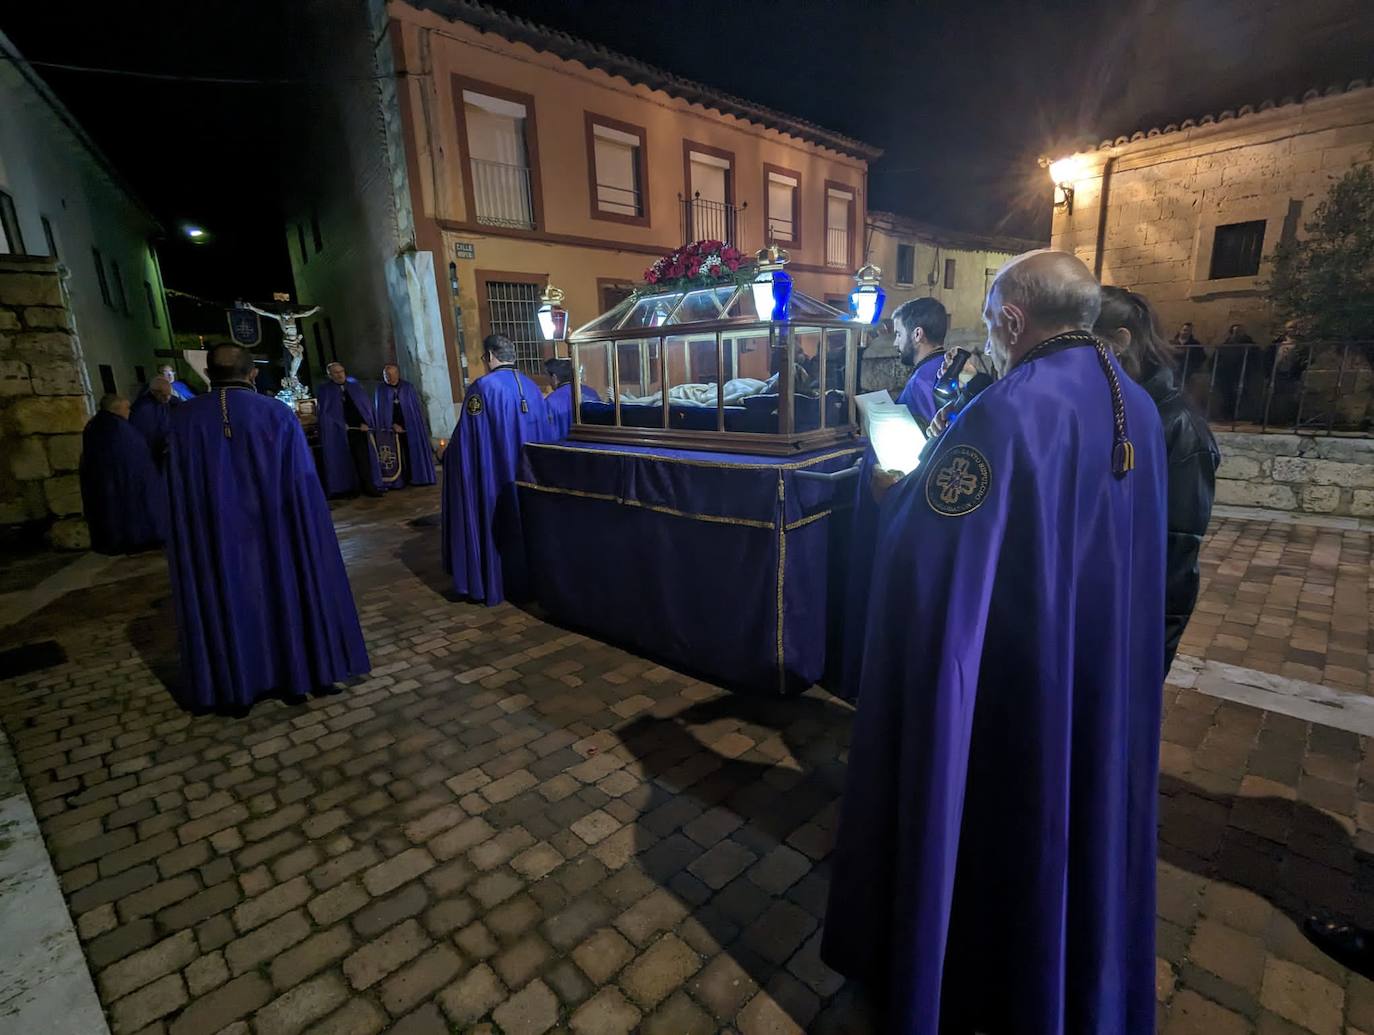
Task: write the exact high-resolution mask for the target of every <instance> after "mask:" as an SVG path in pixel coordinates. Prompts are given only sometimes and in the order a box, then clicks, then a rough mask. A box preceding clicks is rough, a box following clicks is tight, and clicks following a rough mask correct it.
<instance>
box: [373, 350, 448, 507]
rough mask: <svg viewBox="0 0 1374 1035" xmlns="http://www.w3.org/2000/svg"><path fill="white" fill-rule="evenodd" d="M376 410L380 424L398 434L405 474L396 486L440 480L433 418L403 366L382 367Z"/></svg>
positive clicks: (374, 399)
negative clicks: (432, 436)
mask: <svg viewBox="0 0 1374 1035" xmlns="http://www.w3.org/2000/svg"><path fill="white" fill-rule="evenodd" d="M373 410H374V412H375V413H376V415H377V427H379V428H390V429H391V430H392V431H393V432H395V434H396V443H397V446H398V447H399V448H398V450H397V451H398V452H399V454H400V462H401V476H400V478H399V479H398V481H397V482H396V483H395V484H394V485H393V487H394V488H400V487H401V486H403V485H433V484H434V483H435V481H436V480H437V479H436V478H435V474H434V447H433V446H432V445H431V444H430V439H429V420H428V419H427V418H426V417H425V409H424V407H423V406H421V405H420V396H419V394H418V393H417V392H416V391H415V386H414V385H412V384H411V383H410V382H409V381H405V380H402V378H401V368H400V367H398V366H397V365H396V364H395V363H388V364H387V365H386V366H384V367H382V383H381V384H379V385H378V386H377V390H376V392H375V394H374V395H373Z"/></svg>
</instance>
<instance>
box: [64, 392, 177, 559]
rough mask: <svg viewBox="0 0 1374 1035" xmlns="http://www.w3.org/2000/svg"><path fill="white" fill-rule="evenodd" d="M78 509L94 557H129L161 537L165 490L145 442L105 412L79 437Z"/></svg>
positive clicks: (164, 524) (126, 424)
mask: <svg viewBox="0 0 1374 1035" xmlns="http://www.w3.org/2000/svg"><path fill="white" fill-rule="evenodd" d="M81 507H82V510H83V511H84V512H85V516H86V524H87V526H89V528H90V530H91V549H93V550H95V551H96V553H108V554H114V553H134V552H136V551H138V550H146V549H149V548H150V547H154V546H161V545H162V540H163V538H164V537H165V536H166V532H167V485H166V483H165V482H164V481H163V479H162V475H161V474H159V473H158V469H157V465H156V464H154V463H153V455H152V452H151V451H150V450H149V448H148V440H147V439H145V438H144V437H143V435H142V433H141V432H139V430H138V429H137V428H135V427H134V426H133V425H132V424H130V423H129V422H128V421H127V420H125V419H124V418H123V417H121V416H119V415H118V414H114V413H110V412H109V411H107V410H101V411H100V412H99V413H97V414H96V415H95V416H94V417H92V418H91V419H90V420H89V421H87V422H86V428H85V430H84V431H82V433H81Z"/></svg>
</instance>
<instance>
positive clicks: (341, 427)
mask: <svg viewBox="0 0 1374 1035" xmlns="http://www.w3.org/2000/svg"><path fill="white" fill-rule="evenodd" d="M343 388H344V391H346V392H347V393H348V397H349V398H350V399H352V400H353V405H354V406H356V407H358V412H359V413H360V414H362V418H363V422H364V423H365V424H366V425H367V426H368V427H369V428H375V427H377V418H376V417H375V416H374V414H373V412H372V403H371V402H369V401H368V398H367V392H366V391H365V390H364V389H363V386H362V385H360V384H358V382H357V381H355V380H353V378H351V377H350V378H349V379H348V380H347V381H345V382H344V383H343ZM315 398H316V399H317V400H318V401H319V409H318V412H319V422H320V482H321V483H322V484H323V485H324V491H325V495H327V496H342V495H345V494H347V493H353V492H357V491H358V490H359V489H360V488H362V486H360V485H359V484H358V469H357V468H356V467H354V466H353V454H352V453H351V452H350V451H349V446H348V436H349V434H350V432H349V430H348V425H347V424H346V423H345V422H344V406H343V396H342V393H341V392H340V391H339V386H338V385H336V384H335V383H334V382H333V381H322V382H320V383H319V384H317V385H316V386H315ZM352 434H357V433H356V432H352ZM367 455H368V461H369V462H368V472H369V475H370V477H371V479H372V488H373V489H374V490H375V491H376V492H381V491H382V472H381V469H380V468H379V467H378V466H377V446H376V443H375V442H373V441H372V436H371V435H369V436H368V439H367Z"/></svg>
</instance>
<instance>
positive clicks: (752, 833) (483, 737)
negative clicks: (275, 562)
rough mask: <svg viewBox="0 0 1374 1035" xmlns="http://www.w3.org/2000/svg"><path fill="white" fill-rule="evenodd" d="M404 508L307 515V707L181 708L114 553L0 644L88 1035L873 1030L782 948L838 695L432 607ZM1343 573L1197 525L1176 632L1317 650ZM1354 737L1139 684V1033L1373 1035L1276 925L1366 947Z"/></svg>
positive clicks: (160, 624) (825, 843)
mask: <svg viewBox="0 0 1374 1035" xmlns="http://www.w3.org/2000/svg"><path fill="white" fill-rule="evenodd" d="M436 505H437V499H436V496H435V494H434V493H433V492H417V491H412V492H408V493H402V494H396V495H393V496H391V497H389V498H386V499H383V500H381V501H357V502H354V503H350V504H347V505H345V506H343V507H341V508H340V509H338V510H337V511H336V521H337V523H338V526H339V528H340V534H341V542H342V545H343V548H344V552H345V558H346V560H347V562H348V564H349V569H350V575H351V577H352V580H353V587H354V592H355V595H356V597H357V598H358V601H359V604H360V608H361V613H362V617H363V622H364V626H365V632H366V635H367V640H368V644H369V648H370V650H371V653H372V658H373V663H374V670H373V673H372V674H371V676H370V677H368V678H367V679H365V680H363V681H361V682H360V683H359V685H357V686H355V687H352V688H351V689H349V690H348V691H346V692H345V693H344V694H342V695H339V696H335V697H328V698H318V699H313V700H311V701H310V702H308V703H307V704H304V705H300V706H287V705H284V704H281V703H278V702H270V701H269V702H263V703H262V704H260V705H258V706H257V707H255V708H254V709H253V711H252V713H251V714H250V715H249V716H247V717H245V718H242V719H224V718H217V717H212V716H207V717H192V716H189V715H186V714H183V713H182V712H181V711H180V710H179V709H177V708H176V706H175V704H174V703H173V702H172V701H171V698H170V697H169V695H168V693H167V689H166V685H165V682H164V681H165V680H167V679H169V678H172V677H173V676H174V673H175V658H174V650H175V646H174V635H173V631H172V627H171V624H170V613H169V609H168V602H167V594H168V587H167V582H166V577H165V574H163V573H160V572H158V571H150V570H148V569H147V568H145V567H138V568H131V569H127V570H129V571H130V572H131V575H130V577H126V578H119V577H118V576H119V575H120V573H121V572H122V571H124V570H126V569H123V568H122V567H121V565H123V564H124V563H125V562H117V564H116V565H115V566H114V567H113V568H112V569H111V570H110V571H109V572H107V573H106V576H105V579H104V580H103V581H101V582H100V583H98V584H95V585H92V586H91V587H89V588H87V589H85V590H82V591H81V592H79V593H73V594H71V595H69V596H67V597H64V598H62V599H61V600H60V601H58V602H56V603H54V604H52V605H50V606H48V607H46V608H44V609H42V610H40V611H38V612H37V613H35V614H33V615H31V616H29V618H27V619H25V620H24V621H23V622H22V623H20V624H19V625H17V626H15V627H13V628H12V629H10V630H5V631H0V646H4V645H9V644H12V643H15V642H20V641H23V640H36V639H43V638H48V637H55V638H57V639H58V640H59V641H60V642H61V644H62V645H63V647H64V648H65V649H66V651H67V654H68V656H69V661H68V662H66V663H65V664H63V665H61V666H59V667H57V668H53V669H49V670H46V671H44V672H40V673H34V674H32V675H30V676H27V677H24V678H22V679H20V680H16V681H12V682H11V683H9V684H6V685H4V686H3V687H0V720H3V723H4V726H5V729H6V730H7V731H8V732H9V734H10V736H11V738H12V739H13V741H14V745H15V749H16V752H17V754H18V757H19V762H20V766H21V768H22V771H23V777H24V781H25V784H26V786H27V788H28V791H29V794H30V796H31V798H32V800H33V802H34V808H35V811H36V813H37V815H38V818H39V820H40V822H41V824H42V827H43V834H44V837H45V838H46V840H47V845H48V849H49V851H50V852H51V854H52V857H53V861H54V865H55V868H56V870H57V872H58V873H59V874H60V877H61V882H62V891H63V893H64V895H65V896H66V899H67V903H68V905H69V906H70V909H71V912H72V914H73V915H74V916H75V918H76V925H77V929H78V932H79V934H80V937H81V941H82V945H83V947H84V949H85V953H86V957H87V959H88V961H89V963H90V967H91V970H92V972H93V973H94V974H95V977H96V986H97V988H98V990H99V992H100V995H101V1000H102V1002H103V1004H104V1006H105V1009H106V1011H107V1012H108V1015H109V1017H110V1021H111V1027H112V1029H113V1030H114V1031H115V1032H116V1033H117V1035H125V1033H131V1035H132V1033H139V1035H143V1033H148V1035H168V1033H170V1035H213V1033H215V1032H222V1033H224V1035H277V1033H298V1032H320V1033H326V1032H327V1033H330V1035H348V1033H352V1032H359V1033H376V1032H380V1031H383V1030H386V1031H392V1032H399V1033H403V1035H416V1033H431V1032H432V1033H445V1032H449V1033H451V1032H454V1031H458V1032H487V1033H496V1032H504V1033H506V1035H513V1033H530V1035H540V1033H543V1032H559V1033H563V1032H579V1033H582V1032H586V1033H598V1035H599V1033H603V1032H604V1033H610V1032H618V1031H624V1032H630V1031H642V1032H649V1033H659V1032H672V1033H681V1032H697V1031H700V1032H711V1031H721V1032H737V1033H740V1035H764V1033H776V1032H799V1031H815V1032H821V1033H827V1032H852V1033H855V1035H860V1033H864V1032H868V1031H877V1030H879V1029H877V1028H875V1027H874V1026H872V1025H871V1024H870V1023H869V1022H868V1021H867V1020H866V1019H865V1014H864V1011H863V1004H862V1002H861V1000H860V999H859V997H858V996H857V994H856V993H855V991H854V990H853V989H852V988H851V987H850V986H847V985H845V983H844V982H843V981H842V980H841V979H840V978H839V977H838V975H836V974H834V973H833V972H831V971H830V970H829V969H828V968H826V967H825V966H824V964H822V963H821V962H820V960H819V957H818V944H819V938H818V932H819V929H820V924H821V921H822V918H823V914H824V908H825V901H826V890H827V882H828V874H829V868H828V856H829V852H830V840H831V837H832V834H833V830H834V826H835V822H836V816H837V809H838V800H839V795H840V792H841V789H842V786H843V780H844V770H845V752H846V749H847V743H848V735H849V721H850V714H851V713H850V711H849V709H848V707H847V706H846V705H844V704H842V703H840V702H837V701H835V700H834V699H832V698H830V697H828V696H826V695H824V694H822V693H820V692H818V691H816V692H812V693H809V694H807V695H805V696H803V697H801V698H798V699H794V700H790V701H768V700H753V699H747V698H742V697H737V696H732V695H728V694H724V693H722V692H721V691H720V690H719V689H718V688H716V687H713V686H710V685H707V684H704V683H701V682H699V681H696V680H694V679H692V678H690V677H689V676H686V675H683V674H681V673H677V672H674V671H671V670H669V669H666V668H663V667H661V666H658V665H656V664H655V663H654V662H653V661H651V660H647V659H643V658H638V657H635V656H633V655H631V654H628V653H625V652H623V651H620V650H617V649H615V648H613V647H609V646H606V645H604V644H600V643H597V642H595V641H592V640H589V639H587V638H585V637H583V636H579V635H576V634H573V633H569V632H567V631H565V630H562V629H559V628H557V627H554V626H550V625H548V624H546V623H544V622H542V621H540V620H539V619H538V618H537V617H535V616H533V615H531V614H527V613H525V612H523V611H520V610H517V609H515V608H512V607H508V606H507V607H499V608H493V609H484V608H477V607H472V606H469V605H465V604H457V603H454V602H452V601H450V600H448V599H447V598H446V586H445V579H444V577H443V575H442V573H440V572H439V570H438V564H437V559H438V558H437V543H436V536H437V532H436V530H435V529H434V528H433V527H413V526H411V525H410V524H409V523H408V520H409V519H410V518H413V517H415V516H417V515H419V514H422V513H425V512H426V511H428V510H432V509H434V508H435V506H436ZM1347 535H1364V536H1365V539H1364V542H1363V544H1361V542H1359V541H1356V540H1354V539H1351V540H1349V541H1347V539H1346V536H1347ZM1332 536H1334V538H1330V537H1332ZM1362 550H1363V551H1364V554H1363V556H1365V557H1366V558H1367V550H1368V536H1367V535H1366V534H1364V533H1347V532H1344V531H1338V532H1331V531H1328V530H1323V529H1311V528H1304V527H1303V526H1298V525H1286V526H1283V528H1282V530H1281V531H1279V532H1275V531H1274V530H1271V529H1268V528H1258V527H1255V525H1254V523H1253V522H1248V521H1241V522H1237V523H1235V524H1234V525H1232V524H1230V523H1223V526H1222V527H1220V528H1219V529H1218V534H1217V536H1216V537H1215V538H1214V540H1213V541H1210V542H1209V543H1208V546H1207V550H1206V553H1205V561H1206V563H1207V564H1208V566H1209V576H1208V578H1209V582H1208V586H1207V589H1206V594H1205V599H1206V600H1207V601H1208V602H1209V603H1211V604H1212V606H1213V607H1214V608H1215V607H1223V608H1224V610H1223V611H1221V612H1217V611H1215V610H1213V611H1212V612H1210V613H1213V614H1222V615H1225V614H1227V613H1228V612H1229V609H1230V608H1231V607H1232V606H1233V602H1232V601H1231V600H1230V599H1229V598H1228V597H1227V592H1228V586H1230V589H1229V592H1230V593H1231V594H1232V595H1233V596H1235V597H1236V598H1237V599H1242V598H1243V599H1245V600H1246V601H1249V604H1248V606H1250V607H1251V609H1252V610H1254V611H1256V613H1257V614H1256V625H1258V624H1259V619H1260V618H1261V617H1265V618H1269V619H1274V620H1276V613H1270V614H1266V613H1265V612H1266V608H1268V609H1271V610H1272V611H1274V612H1277V610H1279V609H1282V608H1285V607H1288V606H1289V605H1288V604H1286V603H1280V602H1279V601H1278V600H1277V599H1275V600H1270V599H1269V598H1270V596H1271V595H1277V596H1284V597H1285V599H1286V598H1287V596H1292V595H1293V594H1294V593H1296V597H1295V599H1294V603H1293V604H1292V605H1291V606H1292V608H1293V612H1294V614H1293V616H1292V617H1293V624H1292V628H1291V629H1290V630H1289V635H1290V638H1292V637H1293V636H1296V635H1297V632H1298V630H1299V629H1300V628H1301V629H1302V630H1303V631H1304V634H1307V633H1310V632H1312V631H1313V629H1314V628H1315V627H1316V625H1317V624H1318V621H1317V618H1316V617H1315V615H1316V613H1317V611H1319V610H1320V611H1321V612H1322V616H1323V617H1322V621H1324V622H1325V625H1323V626H1322V628H1324V629H1326V630H1327V633H1328V638H1329V639H1330V640H1331V641H1332V642H1334V633H1335V632H1337V631H1339V630H1338V629H1337V626H1338V625H1351V626H1353V625H1354V624H1356V623H1355V621H1354V620H1352V619H1351V616H1350V614H1349V608H1350V606H1352V601H1353V600H1354V599H1355V597H1356V594H1355V593H1354V591H1353V590H1352V589H1350V586H1351V585H1353V584H1354V582H1355V576H1354V574H1353V573H1352V572H1351V571H1349V570H1347V569H1349V568H1353V567H1355V566H1357V564H1358V558H1359V557H1360V556H1361V551H1362ZM1247 557H1248V558H1249V560H1247V561H1244V563H1242V561H1243V559H1244V558H1247ZM1252 564H1254V565H1256V567H1255V569H1254V571H1251V565H1252ZM1223 568H1225V571H1223ZM1228 580H1229V581H1228ZM1280 580H1295V581H1291V582H1290V581H1280ZM1366 583H1367V573H1366ZM1309 586H1310V587H1311V588H1309ZM1323 587H1325V588H1329V589H1330V590H1331V593H1330V594H1324V593H1320V592H1316V591H1315V590H1316V589H1320V588H1323ZM1338 593H1339V594H1340V599H1339V606H1334V605H1335V603H1336V596H1337V594H1338ZM1305 598H1306V599H1305ZM1319 598H1320V599H1322V600H1327V601H1328V603H1330V604H1332V605H1333V606H1331V607H1329V608H1325V609H1322V608H1318V607H1316V605H1315V603H1314V601H1316V600H1317V599H1319ZM1360 599H1363V600H1365V601H1366V603H1365V604H1364V605H1363V606H1365V607H1367V596H1365V597H1361V598H1360ZM1237 606H1238V605H1237ZM1299 610H1302V611H1308V612H1310V613H1311V616H1309V617H1306V618H1304V617H1302V616H1300V615H1299V614H1298V612H1299ZM1358 619H1359V621H1360V622H1363V623H1364V628H1365V629H1366V630H1367V627H1368V615H1367V612H1366V613H1361V614H1360V615H1359V616H1358ZM1300 623H1307V624H1300ZM1266 624H1273V622H1272V621H1271V622H1269V623H1266ZM1219 628H1220V623H1218V624H1217V625H1216V626H1215V627H1214V628H1212V629H1211V630H1210V632H1209V633H1208V636H1210V637H1211V639H1207V638H1206V637H1203V636H1199V637H1197V640H1198V642H1199V644H1200V646H1201V648H1202V653H1206V652H1207V649H1208V646H1209V644H1210V643H1211V642H1212V640H1214V639H1215V638H1216V636H1218V635H1229V633H1219V632H1218V629H1219ZM1204 640H1206V642H1203V641H1204ZM1217 649H1218V650H1239V648H1236V647H1231V646H1226V645H1217ZM1285 649H1287V647H1285ZM1190 653H1193V654H1195V655H1198V656H1201V654H1199V652H1198V651H1192V652H1190ZM1260 653H1261V654H1263V652H1262V651H1261V652H1260ZM1241 654H1242V655H1246V652H1245V651H1241ZM1214 660H1216V661H1217V662H1220V663H1229V662H1224V661H1223V659H1221V658H1216V659H1214ZM1255 661H1256V659H1255V658H1251V657H1248V656H1245V657H1244V658H1243V660H1242V661H1241V662H1236V664H1245V663H1249V664H1250V667H1252V668H1262V664H1256V663H1255ZM1259 661H1260V662H1261V663H1263V661H1264V659H1263V658H1260V659H1259ZM1324 671H1325V667H1324V666H1323V673H1324ZM1368 746H1369V745H1368V741H1367V739H1366V738H1365V737H1363V736H1360V735H1358V734H1355V733H1352V732H1348V731H1344V730H1339V729H1335V728H1332V727H1330V726H1326V725H1320V724H1312V723H1311V722H1308V721H1304V720H1302V719H1299V718H1295V717H1292V716H1288V715H1283V714H1279V713H1276V712H1273V711H1264V710H1260V709H1256V708H1254V707H1250V706H1248V705H1245V704H1241V703H1237V702H1234V701H1228V700H1221V699H1218V698H1216V697H1212V696H1207V695H1204V694H1200V693H1197V692H1195V691H1193V690H1190V689H1183V688H1178V687H1170V688H1167V690H1166V695H1165V717H1164V726H1163V741H1162V750H1161V769H1162V774H1163V775H1162V781H1161V798H1160V810H1161V811H1160V815H1161V846H1160V870H1159V878H1158V886H1159V909H1158V912H1159V926H1158V931H1159V943H1158V960H1157V977H1158V997H1159V1002H1160V1004H1161V1009H1160V1023H1159V1027H1160V1030H1161V1031H1163V1032H1166V1033H1170V1035H1185V1033H1189V1032H1204V1031H1205V1032H1206V1035H1221V1033H1227V1032H1263V1033H1266V1035H1281V1033H1288V1035H1291V1033H1294V1032H1309V1033H1314V1035H1357V1033H1365V1035H1369V1033H1374V984H1371V983H1370V982H1366V981H1365V980H1364V979H1362V978H1358V977H1355V976H1352V975H1351V974H1349V973H1348V972H1346V971H1344V970H1343V969H1342V968H1340V967H1338V966H1337V965H1335V964H1333V963H1332V962H1330V961H1329V960H1327V959H1325V958H1324V957H1322V956H1320V955H1319V954H1317V953H1316V952H1315V951H1314V950H1312V949H1311V948H1310V946H1308V945H1307V943H1306V942H1305V941H1304V940H1303V939H1302V938H1301V936H1300V934H1299V933H1298V929H1297V927H1296V926H1295V921H1297V920H1300V919H1301V917H1302V916H1303V915H1304V913H1305V912H1306V911H1307V910H1309V909H1314V908H1315V909H1321V910H1331V911H1337V912H1341V913H1345V914H1347V915H1352V916H1355V917H1357V918H1361V919H1365V920H1366V921H1368V922H1370V923H1374V896H1371V895H1370V894H1369V892H1370V890H1371V884H1372V883H1374V867H1371V865H1370V860H1371V852H1372V851H1374V779H1371V777H1374V762H1371V761H1370V759H1369V751H1368ZM996 987H997V976H996V975H995V974H990V975H989V988H990V990H993V989H995V988H996Z"/></svg>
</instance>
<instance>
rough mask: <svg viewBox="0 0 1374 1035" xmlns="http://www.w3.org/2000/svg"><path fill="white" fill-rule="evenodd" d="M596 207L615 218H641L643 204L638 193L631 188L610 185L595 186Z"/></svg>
mask: <svg viewBox="0 0 1374 1035" xmlns="http://www.w3.org/2000/svg"><path fill="white" fill-rule="evenodd" d="M596 207H597V209H598V210H599V211H601V212H608V213H610V214H611V215H615V216H642V215H643V214H644V204H643V202H642V201H641V200H640V192H639V191H638V190H635V189H633V188H631V187H617V186H615V185H614V184H610V183H598V184H597V185H596Z"/></svg>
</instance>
